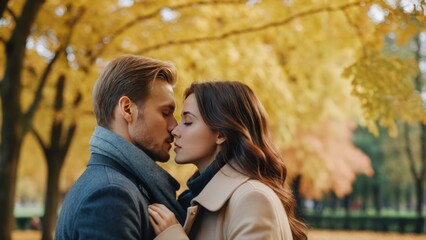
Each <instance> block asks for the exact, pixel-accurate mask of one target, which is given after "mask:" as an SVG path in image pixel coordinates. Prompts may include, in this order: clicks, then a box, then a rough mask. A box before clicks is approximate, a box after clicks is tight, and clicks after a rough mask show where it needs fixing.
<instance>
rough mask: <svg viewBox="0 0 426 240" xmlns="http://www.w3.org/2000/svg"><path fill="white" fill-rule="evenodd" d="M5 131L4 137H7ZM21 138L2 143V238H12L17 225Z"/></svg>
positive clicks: (0, 198) (0, 236)
mask: <svg viewBox="0 0 426 240" xmlns="http://www.w3.org/2000/svg"><path fill="white" fill-rule="evenodd" d="M3 115H6V114H3ZM3 135H5V132H3V134H2V138H3V139H4V138H5V137H4V136H3ZM20 147H21V143H20V140H18V139H16V138H15V139H14V140H13V142H12V141H11V139H9V141H8V142H4V143H3V144H2V145H1V156H0V157H1V161H0V213H1V214H0V226H1V227H0V239H5V240H10V239H11V233H12V230H13V229H14V226H15V221H14V218H13V209H14V204H15V188H16V177H17V172H18V171H17V170H18V159H19V150H20Z"/></svg>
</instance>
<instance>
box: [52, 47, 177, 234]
mask: <svg viewBox="0 0 426 240" xmlns="http://www.w3.org/2000/svg"><path fill="white" fill-rule="evenodd" d="M175 82H176V69H175V67H174V66H173V65H172V64H170V63H168V62H163V61H159V60H156V59H151V58H146V57H138V56H131V55H127V56H122V57H119V58H117V59H115V60H113V61H112V62H110V63H109V64H108V65H107V66H106V67H105V69H104V71H103V73H102V74H101V75H100V77H99V79H98V80H97V82H96V83H95V86H94V89H93V107H94V112H95V115H96V120H97V124H98V126H97V127H96V129H95V131H94V133H93V135H92V138H91V140H90V152H91V157H90V161H89V163H88V165H87V169H86V171H85V172H84V173H83V174H82V175H81V176H80V178H79V179H78V180H77V181H76V183H75V184H74V185H73V187H72V188H71V189H70V191H69V192H68V194H67V196H66V198H65V200H64V202H63V205H62V209H61V211H60V216H59V218H58V223H57V227H56V233H55V239H56V240H60V239H153V238H154V237H155V235H154V232H153V229H152V227H151V226H150V224H149V215H148V212H147V208H148V205H149V204H151V203H155V202H158V203H162V204H164V205H166V206H168V207H169V208H170V209H171V210H172V211H173V212H174V213H175V214H176V216H178V220H179V221H180V222H181V223H183V221H184V219H183V217H184V215H185V211H184V210H183V208H182V207H181V206H180V205H179V203H178V202H177V201H176V190H177V189H178V188H179V184H178V182H177V181H176V180H175V179H174V178H172V177H171V176H170V175H169V174H168V173H167V172H166V171H164V170H163V169H162V168H161V167H159V166H158V165H157V164H156V163H155V161H160V162H166V161H167V160H168V159H169V157H170V155H169V150H170V148H171V144H172V142H173V136H172V135H171V131H172V130H173V128H174V127H175V126H176V125H177V122H176V119H175V118H174V116H173V113H174V110H175V100H174V98H173V86H174V84H175Z"/></svg>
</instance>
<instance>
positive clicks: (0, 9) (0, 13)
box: [0, 0, 9, 18]
mask: <svg viewBox="0 0 426 240" xmlns="http://www.w3.org/2000/svg"><path fill="white" fill-rule="evenodd" d="M8 2H9V0H2V1H0V18H2V17H3V13H4V11H5V10H6V8H7V3H8Z"/></svg>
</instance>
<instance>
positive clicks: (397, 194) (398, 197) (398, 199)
mask: <svg viewBox="0 0 426 240" xmlns="http://www.w3.org/2000/svg"><path fill="white" fill-rule="evenodd" d="M400 204H401V188H400V187H399V186H396V189H395V210H396V212H399V210H400Z"/></svg>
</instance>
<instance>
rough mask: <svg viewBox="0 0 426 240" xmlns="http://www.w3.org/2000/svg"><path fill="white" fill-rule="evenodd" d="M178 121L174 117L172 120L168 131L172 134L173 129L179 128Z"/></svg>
mask: <svg viewBox="0 0 426 240" xmlns="http://www.w3.org/2000/svg"><path fill="white" fill-rule="evenodd" d="M177 125H178V124H177V121H176V118H175V117H172V119H171V120H170V123H169V126H168V129H167V130H168V131H169V132H170V133H171V132H172V131H173V129H175V127H176V126H177Z"/></svg>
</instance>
